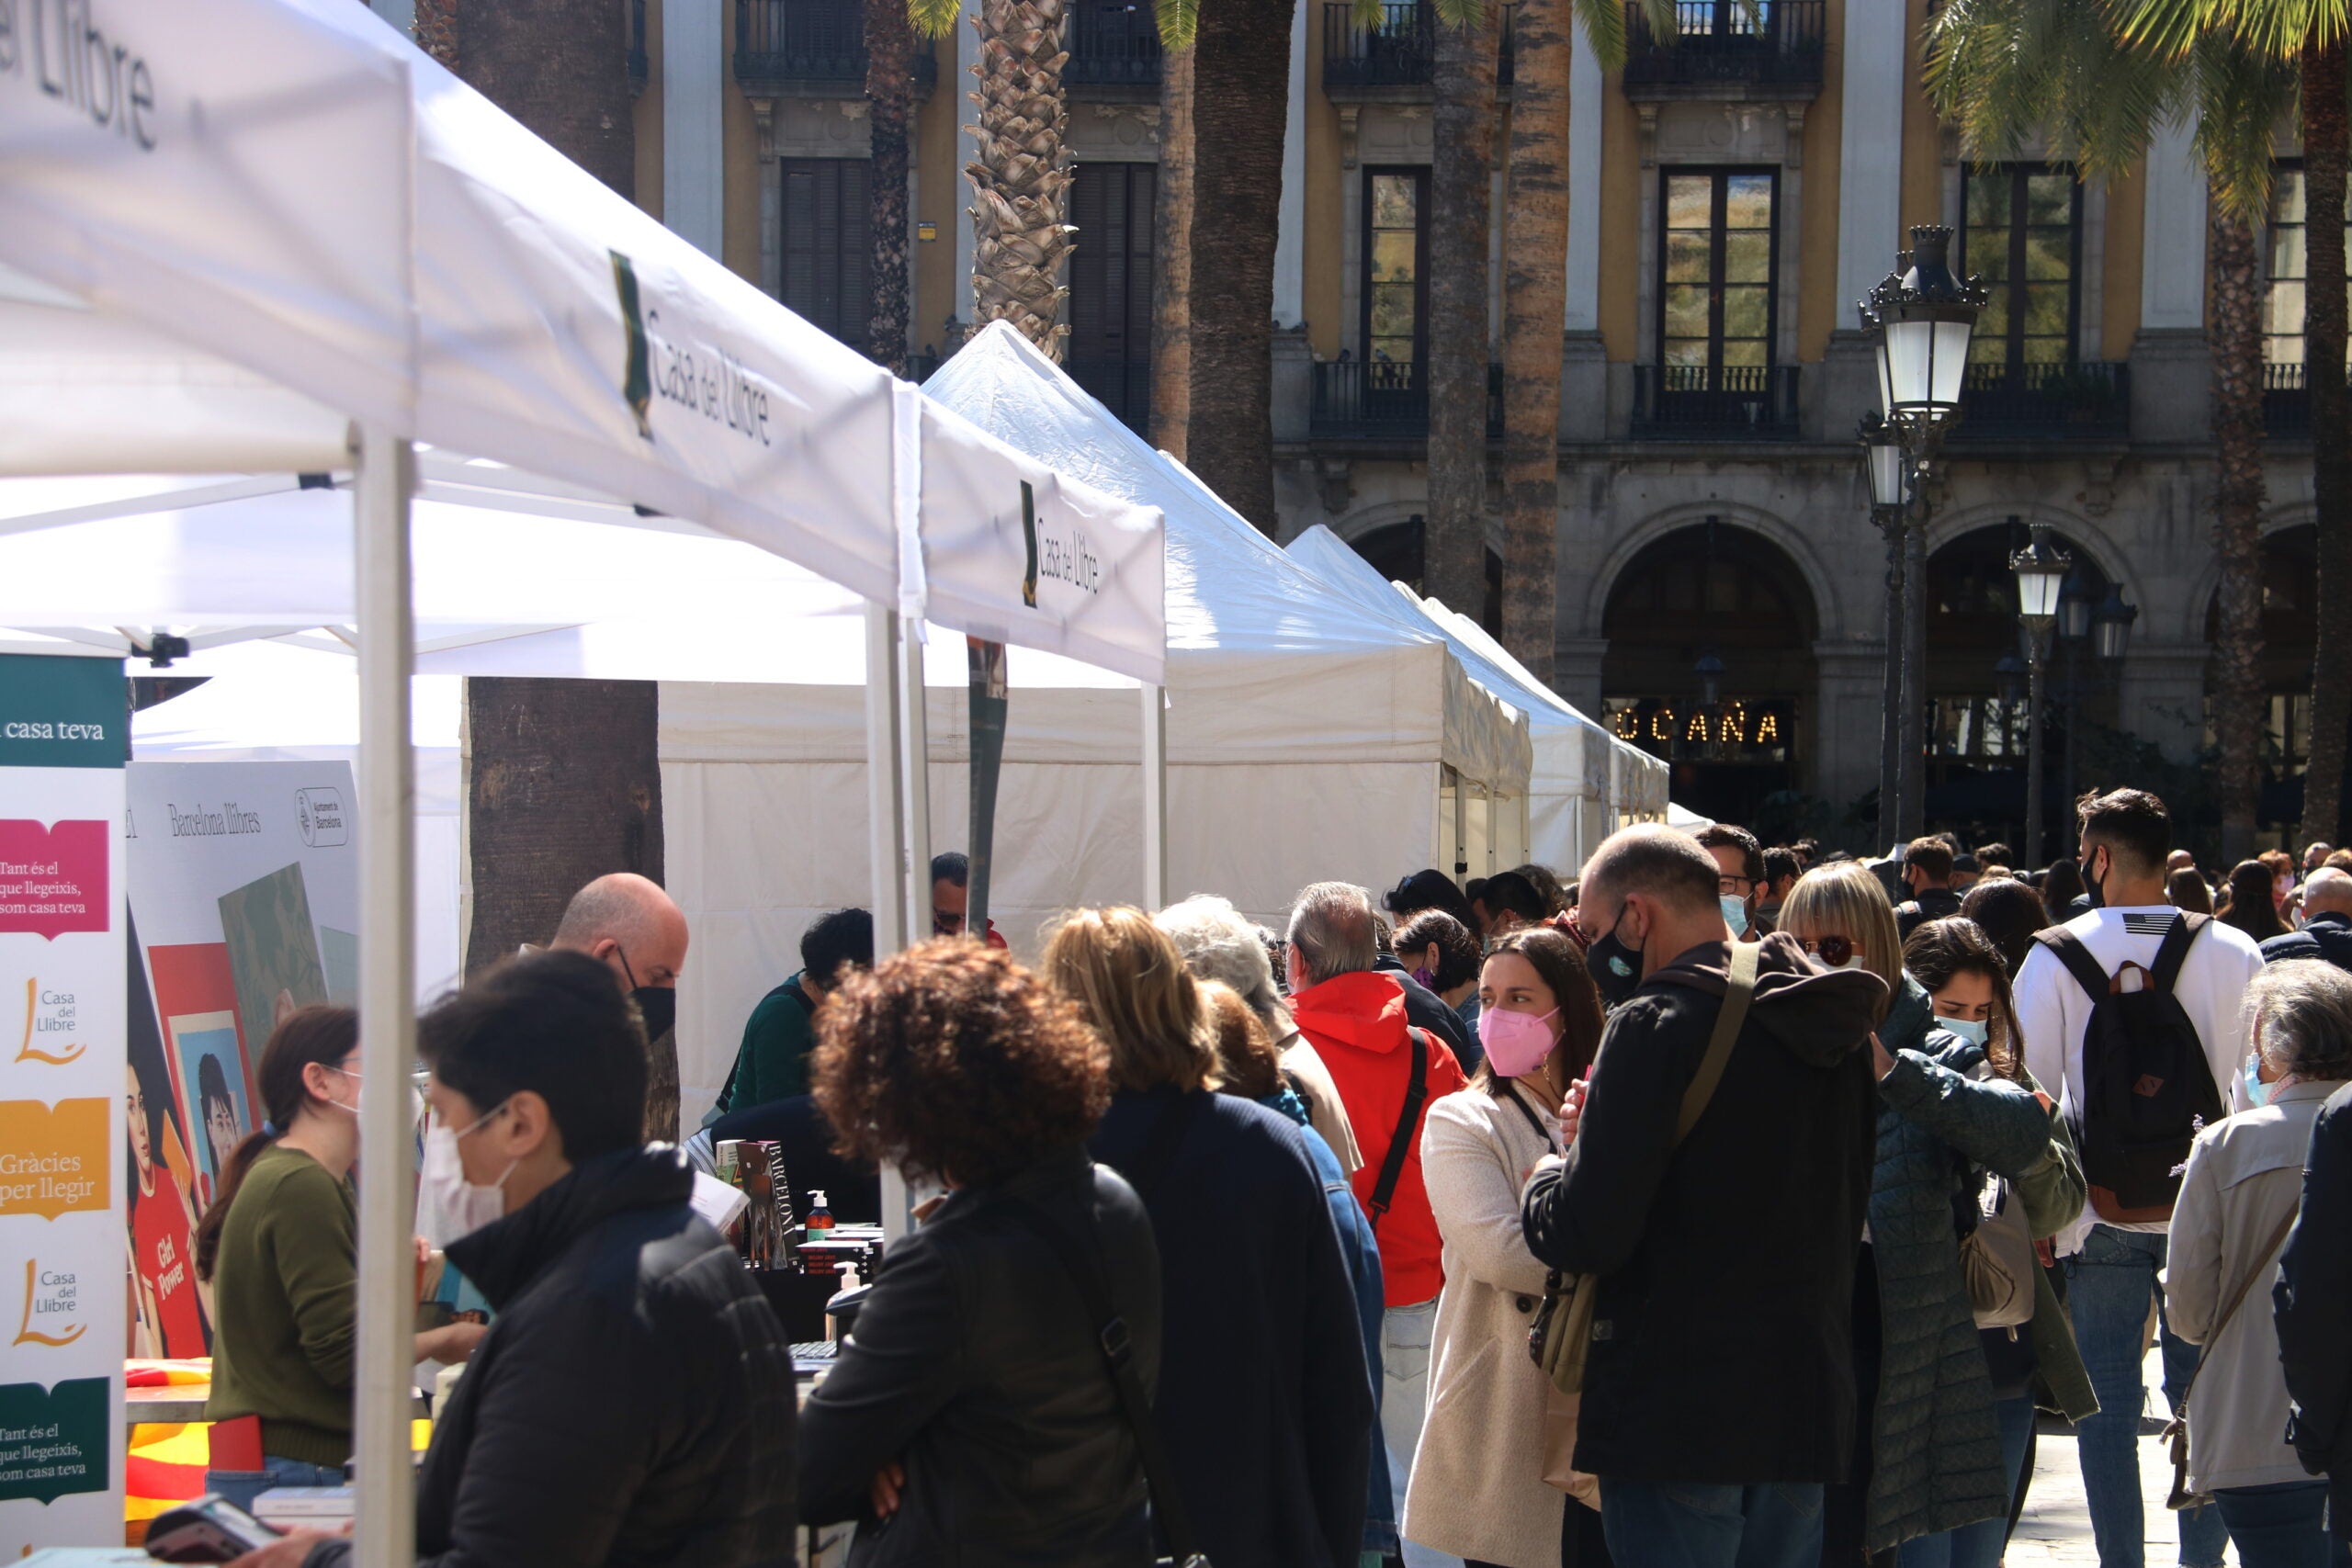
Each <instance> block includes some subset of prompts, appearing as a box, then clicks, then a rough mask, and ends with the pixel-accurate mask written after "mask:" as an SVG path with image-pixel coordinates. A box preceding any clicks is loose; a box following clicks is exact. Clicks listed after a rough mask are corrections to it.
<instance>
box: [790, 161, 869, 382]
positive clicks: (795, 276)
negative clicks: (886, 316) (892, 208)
mask: <svg viewBox="0 0 2352 1568" xmlns="http://www.w3.org/2000/svg"><path fill="white" fill-rule="evenodd" d="M782 165H783V168H782V178H783V181H784V200H783V204H782V227H783V230H784V232H783V235H782V239H783V244H782V246H781V249H782V251H783V255H784V287H783V298H784V302H785V304H786V307H787V308H789V309H790V310H792V311H793V312H794V313H795V314H797V315H798V316H800V317H802V318H803V319H805V320H807V321H809V322H810V323H811V324H812V325H815V326H818V327H821V328H823V329H824V330H825V331H826V332H829V333H832V335H833V336H835V337H837V338H839V339H841V340H842V342H843V343H845V344H849V345H850V346H851V347H853V348H854V349H857V350H858V351H859V352H860V353H863V352H865V346H866V343H867V340H868V338H869V336H870V335H871V330H872V323H873V317H874V299H873V292H872V290H871V288H869V287H868V285H867V278H868V276H870V272H871V269H872V267H873V265H874V240H873V217H874V203H873V197H872V195H871V194H870V193H871V190H872V184H871V176H872V173H873V165H872V164H868V163H867V162H866V161H865V159H863V158H786V159H784V160H782Z"/></svg>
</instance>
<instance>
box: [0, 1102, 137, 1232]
mask: <svg viewBox="0 0 2352 1568" xmlns="http://www.w3.org/2000/svg"><path fill="white" fill-rule="evenodd" d="M110 1111H111V1107H109V1106H108V1105H107V1102H106V1101H105V1100H59V1101H58V1102H57V1106H56V1109H54V1110H51V1108H50V1107H49V1106H47V1105H44V1104H42V1103H41V1102H40V1100H0V1219H6V1218H7V1217H8V1216H10V1215H12V1214H39V1215H40V1217H41V1218H43V1219H47V1220H53V1219H55V1218H57V1216H58V1215H60V1214H80V1213H105V1212H106V1211H107V1209H108V1208H110V1207H111V1206H112V1205H113V1202H114V1194H113V1191H112V1190H111V1189H110V1188H109V1187H108V1185H107V1182H108V1179H109V1175H108V1173H109V1169H110V1167H111V1164H112V1162H111V1161H110V1160H108V1158H107V1153H108V1148H109V1142H108V1138H107V1133H108V1130H109V1129H110V1127H111V1125H112V1122H113V1118H112V1116H111V1115H110Z"/></svg>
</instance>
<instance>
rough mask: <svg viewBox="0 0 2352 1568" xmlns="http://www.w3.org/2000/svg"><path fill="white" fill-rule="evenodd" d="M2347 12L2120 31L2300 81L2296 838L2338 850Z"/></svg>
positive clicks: (2164, 23)
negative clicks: (2312, 580) (2306, 716)
mask: <svg viewBox="0 0 2352 1568" xmlns="http://www.w3.org/2000/svg"><path fill="white" fill-rule="evenodd" d="M2347 28H2352V0H2227V4H2222V3H2221V0H2139V4H2138V6H2136V8H2135V9H2134V10H2133V12H2132V13H2131V17H2129V18H2128V19H2127V21H2126V23H2125V31H2126V32H2127V33H2129V34H2131V35H2134V36H2138V37H2141V38H2144V39H2146V40H2147V41H2148V42H2149V43H2150V44H2151V45H2152V46H2154V48H2156V49H2159V50H2162V51H2165V52H2167V53H2169V54H2172V55H2174V56H2176V57H2177V56H2180V55H2183V54H2186V53H2188V51H2191V50H2193V49H2194V48H2195V47H2196V45H2197V43H2198V41H2199V39H2203V38H2209V37H2212V38H2219V39H2226V40H2233V41H2235V42H2236V43H2237V44H2239V45H2240V46H2241V47H2244V48H2245V49H2247V50H2249V51H2252V52H2254V53H2256V54H2257V55H2260V56H2262V57H2264V58H2266V59H2268V60H2271V61H2273V62H2278V63H2280V64H2292V65H2295V66H2297V67H2298V68H2299V69H2300V71H2301V88H2302V91H2301V112H2302V133H2303V202H2304V208H2303V213H2304V227H2303V243H2304V247H2305V248H2304V265H2303V278H2304V282H2303V310H2304V316H2303V345H2304V362H2303V363H2304V370H2303V386H2304V388H2305V389H2306V395H2307V396H2309V398H2310V399H2311V422H2312V512H2313V513H2314V515H2315V519H2316V521H2317V523H2318V534H2319V603H2318V606H2317V613H2316V619H2317V622H2318V631H2319V638H2318V646H2317V648H2316V649H2314V656H2313V659H2312V677H2313V678H2312V732H2311V754H2310V757H2309V760H2308V761H2307V763H2306V765H2305V767H2304V769H2303V822H2302V830H2303V838H2304V840H2305V841H2306V842H2308V841H2309V840H2313V839H2326V840H2336V839H2339V838H2340V837H2341V836H2342V835H2341V834H2340V833H2339V831H2338V828H2339V826H2340V824H2339V821H2338V818H2339V817H2340V815H2341V812H2342V807H2343V803H2344V764H2345V749H2346V739H2347V733H2352V683H2347V682H2344V681H2342V680H2333V681H2330V680H2322V679H2320V678H2319V671H2342V670H2343V669H2344V668H2345V667H2346V666H2345V660H2346V659H2352V446H2346V442H2347V440H2352V425H2348V424H2347V423H2346V421H2347V419H2352V397H2347V396H2346V389H2345V360H2346V355H2345V333H2346V299H2345V258H2344V201H2345V189H2344V185H2345V164H2346V151H2347V149H2346V115H2345V67H2344V44H2345V34H2346V29H2347Z"/></svg>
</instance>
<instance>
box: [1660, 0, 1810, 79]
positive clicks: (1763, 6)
mask: <svg viewBox="0 0 2352 1568" xmlns="http://www.w3.org/2000/svg"><path fill="white" fill-rule="evenodd" d="M1823 6H1824V0H1752V6H1751V4H1750V0H1678V3H1677V4H1676V6H1675V7H1674V12H1675V20H1676V23H1677V28H1676V32H1675V34H1674V36H1673V37H1671V38H1661V37H1659V36H1658V35H1657V32H1655V31H1654V30H1653V29H1652V28H1651V27H1650V25H1649V18H1648V17H1647V16H1646V15H1645V13H1644V11H1643V9H1642V6H1640V5H1639V4H1637V3H1629V4H1628V5H1627V6H1626V7H1625V85H1626V86H1627V87H1629V88H1636V89H1638V88H1642V87H1664V88H1678V87H1692V86H1701V85H1734V86H1740V85H1745V86H1750V87H1784V88H1789V89H1792V90H1803V91H1805V92H1807V93H1811V92H1818V91H1819V90H1820V87H1821V61H1822V10H1823Z"/></svg>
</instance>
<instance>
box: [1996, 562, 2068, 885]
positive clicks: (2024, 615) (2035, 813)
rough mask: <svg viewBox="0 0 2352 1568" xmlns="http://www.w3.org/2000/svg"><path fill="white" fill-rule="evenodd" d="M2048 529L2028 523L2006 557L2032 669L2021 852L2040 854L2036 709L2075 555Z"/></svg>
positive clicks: (2038, 720) (2038, 709)
mask: <svg viewBox="0 0 2352 1568" xmlns="http://www.w3.org/2000/svg"><path fill="white" fill-rule="evenodd" d="M2047 532H2048V531H2047V530H2046V529H2044V528H2043V527H2042V525H2041V524H2039V523H2037V524H2035V525H2034V526H2033V537H2032V542H2031V543H2030V544H2028V545H2027V546H2026V547H2025V548H2023V549H2021V550H2019V551H2018V552H2017V553H2016V554H2015V555H2013V556H2011V557H2010V558H2009V570H2011V571H2013V572H2015V573H2017V578H2018V622H2019V623H2020V624H2021V625H2023V626H2024V627H2025V632H2026V639H2027V640H2026V649H2027V653H2028V656H2029V659H2030V668H2031V671H2032V682H2031V690H2030V693H2029V694H2028V695H2027V697H2026V715H2025V722H2026V732H2025V733H2026V750H2025V754H2026V763H2025V844H2026V849H2025V852H2026V854H2027V856H2028V858H2029V859H2032V860H2039V859H2040V858H2041V852H2042V846H2041V707H2042V682H2043V679H2044V674H2045V671H2046V670H2047V668H2048V666H2049V663H2050V630H2051V627H2052V626H2055V625H2056V624H2057V620H2058V600H2059V596H2060V595H2061V594H2062V593H2063V592H2064V590H2065V583H2066V569H2067V568H2069V567H2071V566H2073V565H2074V564H2075V561H2074V558H2073V557H2071V556H2069V555H2068V554H2067V553H2066V552H2065V551H2064V550H2062V549H2058V548H2056V547H2052V545H2051V543H2050V541H2049V539H2048V537H2047Z"/></svg>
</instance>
